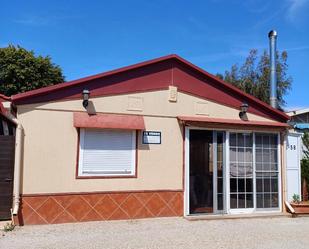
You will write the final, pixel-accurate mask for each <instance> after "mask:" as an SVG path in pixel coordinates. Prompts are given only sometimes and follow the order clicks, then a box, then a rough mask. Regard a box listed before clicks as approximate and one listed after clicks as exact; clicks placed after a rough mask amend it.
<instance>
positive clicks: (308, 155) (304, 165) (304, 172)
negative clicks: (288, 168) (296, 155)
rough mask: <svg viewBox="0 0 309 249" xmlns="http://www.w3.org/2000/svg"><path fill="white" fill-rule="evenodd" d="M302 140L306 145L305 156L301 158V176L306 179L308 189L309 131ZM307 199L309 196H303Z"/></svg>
mask: <svg viewBox="0 0 309 249" xmlns="http://www.w3.org/2000/svg"><path fill="white" fill-rule="evenodd" d="M302 142H303V146H304V150H303V152H304V157H303V159H302V160H301V177H302V180H303V181H304V180H305V181H306V183H307V189H308V185H309V132H305V133H304V134H303V136H302ZM303 198H304V199H305V200H307V198H308V196H303Z"/></svg>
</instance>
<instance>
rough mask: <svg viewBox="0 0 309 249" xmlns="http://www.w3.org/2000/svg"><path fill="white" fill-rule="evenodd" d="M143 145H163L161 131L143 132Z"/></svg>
mask: <svg viewBox="0 0 309 249" xmlns="http://www.w3.org/2000/svg"><path fill="white" fill-rule="evenodd" d="M143 144H161V131H143Z"/></svg>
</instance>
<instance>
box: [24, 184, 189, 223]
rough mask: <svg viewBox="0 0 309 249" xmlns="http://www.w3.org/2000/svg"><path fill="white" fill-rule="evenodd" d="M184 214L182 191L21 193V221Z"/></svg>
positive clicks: (83, 219) (43, 221) (78, 220)
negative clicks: (23, 194) (22, 194)
mask: <svg viewBox="0 0 309 249" xmlns="http://www.w3.org/2000/svg"><path fill="white" fill-rule="evenodd" d="M182 215H183V192H182V191H169V190H167V191H162V190H161V191H140V192H136V191H132V192H119V193H117V192H110V193H104V192H102V193H81V194H76V193H75V194H59V195H58V194H57V195H54V194H51V195H48V194H46V195H41V194H40V195H31V196H30V195H28V196H22V202H21V212H20V215H19V217H18V218H19V221H18V223H19V224H20V225H30V224H57V223H69V222H83V221H99V220H126V219H140V218H153V217H171V216H182Z"/></svg>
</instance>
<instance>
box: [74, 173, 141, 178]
mask: <svg viewBox="0 0 309 249" xmlns="http://www.w3.org/2000/svg"><path fill="white" fill-rule="evenodd" d="M115 178H137V175H136V174H135V175H110V176H108V175H105V176H103V175H100V176H96V175H93V176H76V179H115Z"/></svg>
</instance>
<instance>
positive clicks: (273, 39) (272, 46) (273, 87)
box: [268, 30, 278, 108]
mask: <svg viewBox="0 0 309 249" xmlns="http://www.w3.org/2000/svg"><path fill="white" fill-rule="evenodd" d="M268 38H269V55H270V105H271V106H272V107H273V108H277V107H278V99H277V75H276V46H277V31H276V30H271V31H270V32H269V33H268Z"/></svg>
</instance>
